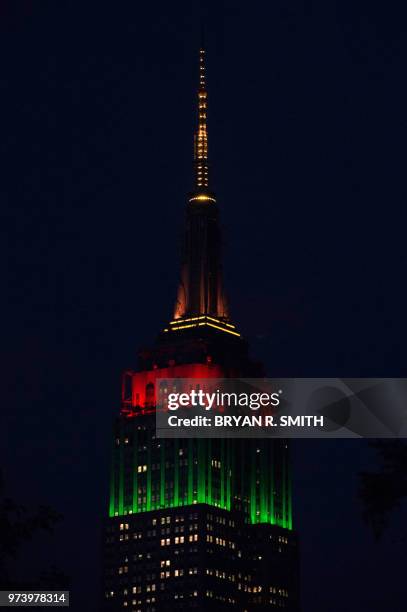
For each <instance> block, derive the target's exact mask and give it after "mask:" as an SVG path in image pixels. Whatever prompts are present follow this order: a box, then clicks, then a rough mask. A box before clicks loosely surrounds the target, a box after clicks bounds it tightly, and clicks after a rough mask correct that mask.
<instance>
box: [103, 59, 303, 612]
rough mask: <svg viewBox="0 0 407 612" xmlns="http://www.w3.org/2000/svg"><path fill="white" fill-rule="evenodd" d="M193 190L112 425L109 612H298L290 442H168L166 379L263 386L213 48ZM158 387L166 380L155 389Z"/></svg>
mask: <svg viewBox="0 0 407 612" xmlns="http://www.w3.org/2000/svg"><path fill="white" fill-rule="evenodd" d="M199 71H200V72H199V86H198V127H197V131H196V134H195V139H194V191H193V193H192V194H191V195H190V197H189V198H188V201H187V206H186V231H185V241H184V246H183V252H182V266H181V279H180V284H179V288H178V293H177V299H176V304H175V309H174V316H173V319H172V320H171V321H170V322H169V323H168V325H167V326H166V327H165V328H164V329H163V330H162V331H161V332H160V334H159V336H158V338H157V340H156V342H155V343H154V345H153V346H152V348H150V349H146V350H143V351H141V352H140V354H139V358H138V364H137V367H136V368H135V370H128V371H126V372H124V375H123V384H122V404H121V410H120V415H119V416H118V417H117V419H116V422H115V427H114V436H113V444H112V470H111V481H110V503H109V517H108V519H107V521H106V529H105V536H104V537H105V556H104V591H103V609H105V610H122V609H123V607H126V608H130V609H131V610H133V611H134V612H136V611H138V612H142V611H143V612H145V611H151V612H152V611H159V610H164V609H166V610H168V609H169V610H186V609H190V608H192V609H196V610H206V609H208V607H209V606H210V607H211V609H214V610H224V609H236V610H248V611H249V610H253V609H265V608H267V609H269V608H271V609H272V608H273V607H276V608H277V607H283V608H285V609H286V610H289V611H298V610H299V604H298V599H299V598H298V559H297V540H296V535H295V532H294V531H293V530H292V509H291V482H290V473H289V457H288V447H287V443H286V441H284V440H274V441H270V440H264V439H263V440H262V439H260V440H255V439H247V440H230V439H212V440H210V439H178V440H174V439H160V438H157V437H156V432H155V408H156V405H157V403H158V402H159V400H160V396H162V395H163V394H165V393H166V392H167V388H166V386H167V384H166V379H173V378H203V379H204V378H224V377H242V376H246V377H248V376H252V377H256V376H262V375H263V369H262V366H261V365H260V364H258V363H255V362H253V361H252V360H251V359H250V358H249V355H248V346H247V343H246V341H245V340H244V339H243V338H242V337H241V334H240V332H239V331H238V330H237V329H236V326H235V325H234V323H233V322H232V321H231V319H230V316H229V311H228V308H227V304H226V298H225V295H224V289H223V283H222V272H221V237H220V231H219V222H218V214H219V213H218V204H217V201H216V197H215V195H214V193H213V192H212V191H211V190H210V188H209V185H210V182H209V163H208V130H207V111H208V96H207V89H206V65H205V50H204V49H203V48H201V50H200V54H199ZM158 380H159V381H160V382H158Z"/></svg>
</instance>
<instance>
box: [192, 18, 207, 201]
mask: <svg viewBox="0 0 407 612" xmlns="http://www.w3.org/2000/svg"><path fill="white" fill-rule="evenodd" d="M207 109H208V94H207V91H206V64H205V47H204V40H203V30H202V35H201V48H200V50H199V86H198V129H197V131H196V132H195V136H194V168H195V192H196V194H197V195H199V194H202V193H205V192H206V191H208V189H209V171H208V129H207Z"/></svg>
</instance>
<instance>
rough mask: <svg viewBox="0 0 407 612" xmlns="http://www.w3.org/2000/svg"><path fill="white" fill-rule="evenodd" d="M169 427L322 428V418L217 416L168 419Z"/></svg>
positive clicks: (312, 416) (299, 416)
mask: <svg viewBox="0 0 407 612" xmlns="http://www.w3.org/2000/svg"><path fill="white" fill-rule="evenodd" d="M168 425H169V426H170V427H323V426H324V417H323V416H315V415H297V416H286V415H284V416H280V417H275V416H271V415H264V416H263V415H256V416H254V415H250V416H230V415H220V414H217V415H215V416H213V417H208V416H201V415H199V416H194V417H192V418H185V417H178V416H175V415H172V416H170V417H168Z"/></svg>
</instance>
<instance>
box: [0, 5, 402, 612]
mask: <svg viewBox="0 0 407 612" xmlns="http://www.w3.org/2000/svg"><path fill="white" fill-rule="evenodd" d="M37 4H39V5H40V6H37ZM0 6H1V10H0V46H1V57H2V68H1V77H0V81H1V91H0V109H1V115H0V117H1V118H0V128H1V129H0V150H1V178H0V202H1V213H2V215H1V216H2V222H1V230H2V237H1V246H2V247H4V249H5V253H4V256H3V257H1V262H2V265H3V266H4V269H3V271H2V276H1V278H2V287H3V292H2V293H3V299H2V301H1V307H2V313H1V321H2V324H3V332H2V341H1V345H0V358H1V371H2V373H3V375H4V377H3V379H4V382H3V386H4V391H3V394H2V398H3V406H2V414H1V430H0V432H1V461H0V465H2V466H3V467H4V470H5V476H6V480H7V482H8V486H9V489H10V492H12V493H13V494H14V495H15V496H16V497H18V498H19V499H20V501H25V502H27V503H36V502H46V503H49V504H51V505H53V506H54V507H55V508H56V509H58V510H60V511H61V512H62V513H63V514H64V517H65V518H64V521H63V524H62V525H61V528H60V529H59V530H58V533H57V536H56V538H54V539H50V540H49V541H48V540H46V541H44V546H42V545H41V546H40V545H39V544H38V543H34V544H33V546H32V547H30V551H29V554H28V557H27V559H28V560H27V561H26V563H29V562H30V559H32V556H34V555H39V557H40V562H41V563H42V562H43V563H44V564H46V563H50V562H51V561H52V560H54V559H55V561H56V563H57V564H58V565H60V566H61V567H62V568H63V569H65V570H66V571H67V572H68V573H70V574H71V575H72V577H73V582H74V585H73V590H74V598H75V604H74V606H73V609H74V610H78V611H79V610H80V611H82V610H97V605H96V604H95V603H94V602H95V601H96V600H97V595H98V583H97V581H98V575H99V554H100V551H99V543H100V528H101V517H102V515H103V512H104V510H105V508H106V497H107V483H108V464H109V450H110V449H109V444H110V431H111V423H112V418H113V414H114V412H115V410H117V408H118V400H119V385H120V372H121V370H122V369H124V368H125V367H129V366H132V365H134V363H135V356H136V349H137V347H139V346H140V345H143V344H145V343H148V342H151V340H152V339H153V338H154V337H155V334H156V333H157V332H158V330H159V329H160V327H161V326H162V324H164V323H165V322H166V321H167V320H168V317H169V315H170V312H171V307H172V303H173V300H174V297H175V287H176V281H177V274H178V252H179V244H180V236H181V231H182V214H183V206H184V205H185V202H186V198H185V196H186V194H187V192H188V191H189V190H190V188H191V181H192V163H191V159H192V132H193V128H194V119H195V114H194V103H195V88H196V83H197V46H198V41H199V6H198V3H193V2H186V1H184V0H183V1H178V2H172V3H169V2H167V3H166V2H162V1H157V2H155V3H141V2H140V3H136V2H116V3H112V2H110V3H103V2H102V3H101V2H76V3H74V2H66V1H59V2H51V1H44V2H41V3H37V2H29V1H28V0H27V1H25V2H24V1H22V0H15V1H14V2H12V1H11V0H9V1H8V2H2V3H1V5H0ZM401 7H402V3H393V2H386V3H383V2H378V1H375V0H370V1H369V0H341V1H339V0H338V1H337V2H333V1H330V0H318V1H315V2H311V1H309V0H303V1H302V2H301V1H300V0H292V1H291V2H289V1H287V0H275V1H274V2H252V3H246V2H242V1H234V2H232V1H231V0H229V1H226V0H222V1H220V0H218V1H217V2H214V3H213V5H212V4H211V3H209V2H208V3H207V5H206V7H205V13H206V20H207V35H206V38H207V46H208V81H209V94H210V99H209V104H210V108H209V113H210V114H209V121H210V125H209V137H210V140H209V146H210V156H211V159H212V160H213V172H212V175H213V177H214V181H213V183H214V187H215V189H216V192H217V195H218V199H219V203H220V207H221V211H222V221H223V225H224V229H225V250H226V253H225V260H226V261H225V269H226V278H227V286H228V289H229V295H230V301H231V307H232V312H233V316H234V319H235V321H236V322H237V323H238V324H239V326H240V328H241V329H242V330H243V332H244V334H245V335H246V336H247V337H248V338H249V339H250V341H251V344H252V353H253V354H254V355H256V356H258V357H260V358H262V359H263V360H264V361H265V363H266V365H267V367H268V371H269V373H270V374H273V373H276V374H277V373H278V374H282V373H283V374H285V375H291V376H296V375H313V376H330V375H334V376H345V375H346V376H369V375H370V376H375V375H387V376H397V375H402V374H403V373H404V374H405V366H406V361H407V351H406V346H407V345H406V332H405V325H404V320H405V313H406V310H407V309H406V306H407V299H406V292H405V280H403V279H405V267H406V249H405V244H406V239H405V235H406V221H407V219H406V217H407V214H406V209H407V206H406V191H407V187H406V180H405V166H406V155H405V150H406V145H405V143H406V141H407V125H406V112H407V111H406V109H407V90H406V84H405V81H406V77H405V75H406V62H407V36H406V34H407V22H406V18H407V15H406V13H405V12H404V11H403V10H402V8H401ZM369 465H372V455H371V451H369V449H368V448H367V445H366V443H365V442H360V441H357V442H356V441H355V442H354V441H352V442H351V441H347V442H346V441H341V442H339V441H338V442H335V441H326V442H325V441H318V442H317V441H315V442H314V441H310V440H308V441H302V442H301V443H297V444H296V445H295V446H294V470H295V479H294V480H295V482H294V484H295V510H296V517H297V526H298V528H299V531H300V535H301V540H302V573H303V583H304V584H303V608H304V612H327V611H328V610H329V612H342V611H343V610H345V609H346V610H349V611H350V612H354V611H355V612H356V611H360V610H369V612H379V611H382V610H392V612H399V611H400V612H401V610H404V609H405V605H403V604H402V596H403V597H404V589H405V587H404V580H405V576H404V568H405V560H406V559H405V552H403V551H402V547H401V544H400V543H399V541H398V539H397V529H398V526H399V525H401V524H402V523H403V517H402V516H401V515H400V516H399V517H396V518H395V521H394V524H393V525H392V526H391V528H390V530H389V532H388V534H387V535H386V537H385V540H384V541H383V542H382V543H379V544H376V543H375V542H374V541H373V538H372V536H371V534H370V532H369V531H368V530H367V528H366V527H365V526H364V525H363V523H362V521H361V508H360V506H359V503H358V501H357V494H356V491H357V477H358V472H359V471H360V469H362V468H363V467H366V466H368V467H369ZM404 519H405V517H404ZM30 555H31V556H30ZM37 565H40V563H39V562H38V563H37V562H36V566H37Z"/></svg>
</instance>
